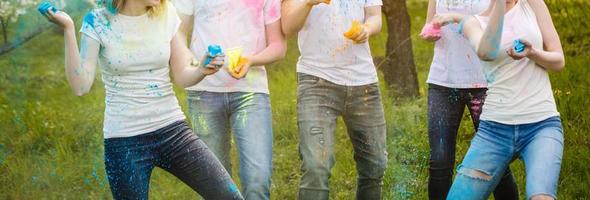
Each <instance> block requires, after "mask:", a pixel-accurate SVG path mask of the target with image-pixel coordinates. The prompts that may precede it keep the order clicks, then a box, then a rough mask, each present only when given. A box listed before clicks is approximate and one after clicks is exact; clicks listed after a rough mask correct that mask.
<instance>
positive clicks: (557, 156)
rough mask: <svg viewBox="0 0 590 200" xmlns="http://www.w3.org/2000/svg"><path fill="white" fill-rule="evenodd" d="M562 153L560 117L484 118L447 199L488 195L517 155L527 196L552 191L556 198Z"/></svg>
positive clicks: (480, 197) (545, 193)
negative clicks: (516, 120)
mask: <svg viewBox="0 0 590 200" xmlns="http://www.w3.org/2000/svg"><path fill="white" fill-rule="evenodd" d="M562 156H563V128H562V126H561V120H560V118H559V117H551V118H549V119H546V120H543V121H540V122H536V123H531V124H520V125H507V124H501V123H497V122H492V121H482V122H481V126H480V127H479V130H478V131H477V134H476V135H475V137H474V138H473V140H472V141H471V146H470V147H469V150H468V151H467V154H466V155H465V158H464V159H463V162H462V163H461V164H460V165H459V167H457V177H456V178H455V181H454V182H453V186H451V191H450V192H449V196H448V199H451V200H454V199H461V200H463V199H466V200H471V199H482V200H483V199H488V196H489V195H490V193H491V191H492V188H494V186H496V185H497V184H498V182H499V181H500V178H501V177H502V176H503V174H504V169H506V166H508V164H510V163H511V162H512V161H513V160H514V159H515V158H516V157H520V159H521V160H523V161H524V166H525V172H526V193H527V198H528V199H530V198H531V197H533V196H535V195H549V196H552V197H553V198H554V199H556V197H557V182H558V179H559V171H560V168H561V159H562Z"/></svg>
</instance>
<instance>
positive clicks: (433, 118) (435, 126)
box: [428, 84, 465, 165]
mask: <svg viewBox="0 0 590 200" xmlns="http://www.w3.org/2000/svg"><path fill="white" fill-rule="evenodd" d="M458 93H459V91H458V90H456V89H452V88H447V87H442V86H437V85H432V84H431V85H430V87H429V88H428V138H429V145H430V158H431V160H434V161H441V162H446V163H449V164H448V165H453V164H452V163H454V160H455V145H456V138H457V131H458V129H459V126H460V125H461V119H462V118H463V111H464V109H465V105H464V103H463V102H462V101H460V100H459V99H458V96H459V94H458Z"/></svg>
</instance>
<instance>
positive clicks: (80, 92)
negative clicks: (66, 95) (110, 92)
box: [73, 89, 90, 97]
mask: <svg viewBox="0 0 590 200" xmlns="http://www.w3.org/2000/svg"><path fill="white" fill-rule="evenodd" d="M73 92H74V95H76V96H77V97H82V96H84V95H86V94H88V92H90V91H89V90H88V89H79V90H75V91H73Z"/></svg>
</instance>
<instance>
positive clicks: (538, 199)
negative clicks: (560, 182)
mask: <svg viewBox="0 0 590 200" xmlns="http://www.w3.org/2000/svg"><path fill="white" fill-rule="evenodd" d="M553 199H555V198H553V197H552V196H549V195H546V194H539V195H535V196H533V197H531V200H553Z"/></svg>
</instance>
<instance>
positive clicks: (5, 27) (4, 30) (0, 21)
mask: <svg viewBox="0 0 590 200" xmlns="http://www.w3.org/2000/svg"><path fill="white" fill-rule="evenodd" d="M0 24H1V25H2V36H3V38H4V44H8V22H4V18H2V17H0Z"/></svg>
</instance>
